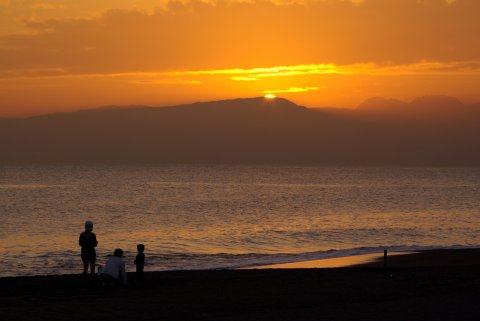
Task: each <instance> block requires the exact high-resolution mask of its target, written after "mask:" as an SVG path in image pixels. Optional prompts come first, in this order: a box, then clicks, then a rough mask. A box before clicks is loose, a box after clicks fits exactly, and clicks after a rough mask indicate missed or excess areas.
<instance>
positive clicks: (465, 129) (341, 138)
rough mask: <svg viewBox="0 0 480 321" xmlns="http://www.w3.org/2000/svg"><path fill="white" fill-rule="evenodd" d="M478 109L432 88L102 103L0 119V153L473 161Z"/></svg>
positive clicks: (69, 157)
mask: <svg viewBox="0 0 480 321" xmlns="http://www.w3.org/2000/svg"><path fill="white" fill-rule="evenodd" d="M435 108H437V109H438V110H442V113H436V112H432V111H434V110H435ZM385 110H395V111H396V112H395V113H397V114H398V113H402V116H401V117H400V116H399V117H392V115H391V114H390V113H389V112H385ZM438 110H437V111H438ZM459 110H461V112H458V111H459ZM479 110H480V106H469V105H465V104H462V103H461V102H459V101H458V100H455V99H451V98H448V97H447V98H446V97H438V96H436V97H426V98H425V97H424V98H420V99H417V100H414V101H413V102H412V103H410V104H408V103H402V102H399V101H396V100H389V99H381V98H373V99H370V100H367V101H366V102H364V103H363V104H361V105H360V106H359V108H357V109H356V110H339V111H335V110H333V109H332V108H317V109H312V108H306V107H303V106H298V105H296V104H295V103H293V102H291V101H288V100H286V99H283V98H275V99H265V98H263V97H257V98H245V99H232V100H221V101H214V102H200V103H194V104H185V105H179V106H172V107H148V106H124V107H117V106H109V107H103V108H96V109H88V110H80V111H76V112H67V113H56V114H50V115H42V116H36V117H30V118H24V119H0V150H1V151H2V152H1V154H0V162H3V163H5V162H107V163H112V162H121V163H126V162H134V163H146V162H147V163H248V164H266V163H268V164H273V163H275V164H282V163H283V164H321V165H408V166H479V165H480V151H479V148H478V141H479V139H480V133H479V131H478V130H477V127H478V122H479V120H480V113H479ZM426 111H428V112H426ZM445 113H449V114H450V115H451V116H452V117H449V118H448V121H446V119H447V118H445ZM440 114H441V116H439V115H440ZM418 115H421V117H420V116H418ZM459 115H460V116H459Z"/></svg>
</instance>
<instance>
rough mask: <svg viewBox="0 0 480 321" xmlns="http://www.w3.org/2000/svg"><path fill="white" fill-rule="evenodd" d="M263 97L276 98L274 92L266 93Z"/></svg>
mask: <svg viewBox="0 0 480 321" xmlns="http://www.w3.org/2000/svg"><path fill="white" fill-rule="evenodd" d="M263 97H265V98H266V99H275V98H277V96H275V95H274V94H266V95H265V96H263Z"/></svg>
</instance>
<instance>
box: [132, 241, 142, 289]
mask: <svg viewBox="0 0 480 321" xmlns="http://www.w3.org/2000/svg"><path fill="white" fill-rule="evenodd" d="M143 251H145V245H143V244H138V245H137V252H138V254H137V257H136V258H135V261H133V264H135V266H136V268H137V269H136V271H135V276H136V278H137V282H138V283H142V282H143V267H144V266H145V254H143Z"/></svg>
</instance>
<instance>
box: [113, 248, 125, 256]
mask: <svg viewBox="0 0 480 321" xmlns="http://www.w3.org/2000/svg"><path fill="white" fill-rule="evenodd" d="M113 255H114V256H116V257H122V256H123V251H122V249H116V250H115V251H113Z"/></svg>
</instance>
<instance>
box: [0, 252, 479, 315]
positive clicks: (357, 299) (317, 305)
mask: <svg viewBox="0 0 480 321" xmlns="http://www.w3.org/2000/svg"><path fill="white" fill-rule="evenodd" d="M382 265H383V262H381V261H378V262H374V263H369V264H364V265H359V266H355V267H348V268H333V269H332V268H324V269H254V270H225V271H171V272H152V273H146V283H145V284H144V285H143V286H138V285H131V286H126V287H123V286H118V287H110V288H102V287H100V286H95V285H94V286H90V287H85V286H84V285H83V284H82V280H81V277H80V276H79V275H64V276H41V277H40V276H38V277H16V278H2V279H0V289H1V291H0V319H1V320H3V321H7V320H185V321H188V320H455V321H457V320H480V304H479V302H480V250H479V249H471V250H448V251H428V252H422V253H415V254H408V255H397V256H392V257H389V260H388V268H382V267H381V266H382ZM129 277H131V278H133V275H129Z"/></svg>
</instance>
